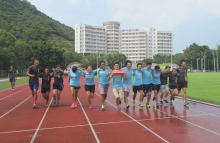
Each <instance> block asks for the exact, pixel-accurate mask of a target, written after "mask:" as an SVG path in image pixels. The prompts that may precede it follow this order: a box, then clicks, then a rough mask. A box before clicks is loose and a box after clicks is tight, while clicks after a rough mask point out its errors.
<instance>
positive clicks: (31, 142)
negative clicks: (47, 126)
mask: <svg viewBox="0 0 220 143" xmlns="http://www.w3.org/2000/svg"><path fill="white" fill-rule="evenodd" d="M52 101H53V98H51V100H50V103H49V105H48V107H47V109H46V111H45V112H44V115H43V117H42V118H41V121H40V123H39V125H38V127H37V129H36V131H35V133H34V135H33V137H32V139H31V141H30V143H33V142H34V140H35V138H36V136H37V133H38V131H39V129H40V127H41V125H42V123H43V121H44V118H45V117H46V115H47V112H48V110H49V109H50V105H51V102H52Z"/></svg>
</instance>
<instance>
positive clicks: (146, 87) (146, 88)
mask: <svg viewBox="0 0 220 143" xmlns="http://www.w3.org/2000/svg"><path fill="white" fill-rule="evenodd" d="M143 91H144V93H145V94H146V93H149V92H152V85H151V84H143Z"/></svg>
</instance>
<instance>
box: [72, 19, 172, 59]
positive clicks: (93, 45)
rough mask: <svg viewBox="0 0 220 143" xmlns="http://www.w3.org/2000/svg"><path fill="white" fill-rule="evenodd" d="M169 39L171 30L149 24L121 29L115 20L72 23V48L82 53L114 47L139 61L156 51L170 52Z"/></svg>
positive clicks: (96, 51)
mask: <svg viewBox="0 0 220 143" xmlns="http://www.w3.org/2000/svg"><path fill="white" fill-rule="evenodd" d="M172 43H173V41H172V32H170V31H157V30H156V29H154V28H151V27H148V28H143V29H124V30H121V28H120V23H119V22H115V21H107V22H104V23H103V27H97V26H90V25H85V24H76V25H75V51H76V52H77V53H82V54H83V55H84V54H94V53H101V54H108V53H110V52H112V51H117V52H121V53H123V54H125V55H126V56H127V57H128V59H129V60H131V61H135V62H141V61H142V60H143V59H145V58H153V56H154V55H155V54H166V55H168V54H171V53H172V50H173V45H172Z"/></svg>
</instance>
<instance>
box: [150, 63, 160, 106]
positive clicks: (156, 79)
mask: <svg viewBox="0 0 220 143" xmlns="http://www.w3.org/2000/svg"><path fill="white" fill-rule="evenodd" d="M160 74H161V72H160V67H159V66H155V68H154V71H153V72H152V83H153V84H152V88H153V91H154V97H153V101H154V100H155V101H156V106H157V107H159V105H160V104H159V102H158V92H159V91H160V84H161V81H160Z"/></svg>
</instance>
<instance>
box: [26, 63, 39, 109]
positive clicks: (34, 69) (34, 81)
mask: <svg viewBox="0 0 220 143" xmlns="http://www.w3.org/2000/svg"><path fill="white" fill-rule="evenodd" d="M38 65H39V60H38V59H35V60H34V65H32V66H30V67H29V68H28V71H27V72H26V75H27V76H29V77H30V78H29V87H30V89H31V92H32V96H33V101H34V103H33V108H36V102H37V90H38V87H39V79H38V77H39V75H40V74H41V72H42V69H41V68H39V67H38Z"/></svg>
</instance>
